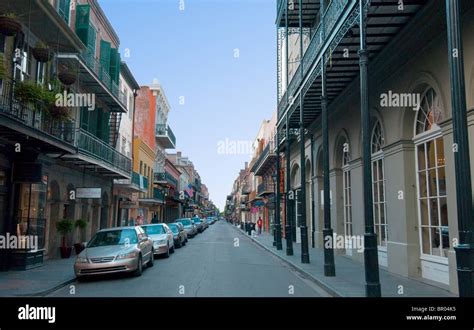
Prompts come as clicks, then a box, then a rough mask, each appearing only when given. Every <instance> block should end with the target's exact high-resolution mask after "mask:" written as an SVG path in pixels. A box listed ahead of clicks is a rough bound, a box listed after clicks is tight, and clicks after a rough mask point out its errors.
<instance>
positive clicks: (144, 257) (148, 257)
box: [74, 226, 154, 280]
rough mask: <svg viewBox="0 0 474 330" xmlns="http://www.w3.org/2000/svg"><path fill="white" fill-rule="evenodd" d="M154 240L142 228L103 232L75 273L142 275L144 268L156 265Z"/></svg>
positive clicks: (82, 256) (79, 260) (79, 275)
mask: <svg viewBox="0 0 474 330" xmlns="http://www.w3.org/2000/svg"><path fill="white" fill-rule="evenodd" d="M153 252H154V248H153V241H152V240H151V238H149V237H148V235H147V234H146V233H145V232H144V230H143V229H142V228H140V227H139V226H135V227H115V228H108V229H102V230H99V231H98V232H97V233H96V234H95V235H94V236H93V237H92V239H91V240H90V241H89V243H88V244H87V245H86V248H85V249H84V250H83V251H82V252H81V253H80V254H79V255H78V256H77V258H76V261H75V263H74V273H75V274H76V277H77V278H78V279H79V280H80V279H82V278H84V277H86V276H91V275H98V274H109V273H119V272H133V273H134V275H136V276H140V275H141V274H142V271H143V265H144V264H146V265H148V267H152V266H153V262H154V259H153Z"/></svg>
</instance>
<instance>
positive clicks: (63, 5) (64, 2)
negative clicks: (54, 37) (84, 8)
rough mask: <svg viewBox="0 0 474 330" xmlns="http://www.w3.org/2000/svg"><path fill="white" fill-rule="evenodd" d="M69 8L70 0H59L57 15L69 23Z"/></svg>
mask: <svg viewBox="0 0 474 330" xmlns="http://www.w3.org/2000/svg"><path fill="white" fill-rule="evenodd" d="M70 8H71V0H59V6H58V12H59V15H60V16H61V17H62V18H64V20H65V21H66V23H68V24H69V10H70Z"/></svg>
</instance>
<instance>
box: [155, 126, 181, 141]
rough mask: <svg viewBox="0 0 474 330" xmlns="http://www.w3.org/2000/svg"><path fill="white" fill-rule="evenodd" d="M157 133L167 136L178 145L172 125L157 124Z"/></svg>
mask: <svg viewBox="0 0 474 330" xmlns="http://www.w3.org/2000/svg"><path fill="white" fill-rule="evenodd" d="M156 135H157V136H167V137H168V138H169V139H170V141H171V142H172V143H173V145H174V146H176V136H175V135H174V133H173V131H172V130H171V127H170V126H169V125H166V124H156Z"/></svg>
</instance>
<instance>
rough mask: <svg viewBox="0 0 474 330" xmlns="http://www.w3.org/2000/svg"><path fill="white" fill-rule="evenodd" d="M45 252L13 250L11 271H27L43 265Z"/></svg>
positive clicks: (11, 252) (11, 253)
mask: <svg viewBox="0 0 474 330" xmlns="http://www.w3.org/2000/svg"><path fill="white" fill-rule="evenodd" d="M43 254H44V250H37V251H31V250H11V251H10V270H27V269H31V268H36V267H41V266H42V265H43Z"/></svg>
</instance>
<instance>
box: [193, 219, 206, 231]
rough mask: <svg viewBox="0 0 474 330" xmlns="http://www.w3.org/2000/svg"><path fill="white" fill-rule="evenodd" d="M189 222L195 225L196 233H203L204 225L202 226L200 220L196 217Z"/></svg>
mask: <svg viewBox="0 0 474 330" xmlns="http://www.w3.org/2000/svg"><path fill="white" fill-rule="evenodd" d="M191 220H192V221H193V222H194V224H195V225H196V229H197V231H198V233H202V232H203V231H204V225H203V223H202V221H201V219H200V218H198V217H194V218H192V219H191Z"/></svg>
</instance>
